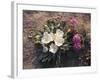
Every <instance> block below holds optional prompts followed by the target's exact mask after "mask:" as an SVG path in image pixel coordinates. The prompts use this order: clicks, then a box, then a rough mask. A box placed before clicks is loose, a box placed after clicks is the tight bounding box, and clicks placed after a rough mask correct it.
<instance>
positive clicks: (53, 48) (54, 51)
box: [49, 43, 58, 54]
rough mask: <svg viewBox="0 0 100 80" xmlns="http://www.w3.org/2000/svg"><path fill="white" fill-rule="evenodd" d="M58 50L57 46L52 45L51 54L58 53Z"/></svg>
mask: <svg viewBox="0 0 100 80" xmlns="http://www.w3.org/2000/svg"><path fill="white" fill-rule="evenodd" d="M57 50H58V47H57V46H56V45H55V44H53V43H52V44H51V45H50V49H49V51H50V52H51V53H54V54H55V53H56V52H57Z"/></svg>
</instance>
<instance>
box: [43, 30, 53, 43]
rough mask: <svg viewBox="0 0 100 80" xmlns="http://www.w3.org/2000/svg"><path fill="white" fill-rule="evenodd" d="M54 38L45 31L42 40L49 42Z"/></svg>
mask: <svg viewBox="0 0 100 80" xmlns="http://www.w3.org/2000/svg"><path fill="white" fill-rule="evenodd" d="M52 40H53V39H52V37H51V35H50V34H49V33H48V32H44V34H43V37H42V40H41V42H42V43H44V44H47V43H49V42H50V41H52Z"/></svg>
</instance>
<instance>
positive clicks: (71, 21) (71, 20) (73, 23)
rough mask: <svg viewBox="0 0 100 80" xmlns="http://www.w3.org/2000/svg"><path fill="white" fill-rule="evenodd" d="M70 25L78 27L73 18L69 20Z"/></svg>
mask: <svg viewBox="0 0 100 80" xmlns="http://www.w3.org/2000/svg"><path fill="white" fill-rule="evenodd" d="M70 25H71V26H74V27H76V26H77V25H78V21H77V19H76V18H75V17H72V18H71V19H70Z"/></svg>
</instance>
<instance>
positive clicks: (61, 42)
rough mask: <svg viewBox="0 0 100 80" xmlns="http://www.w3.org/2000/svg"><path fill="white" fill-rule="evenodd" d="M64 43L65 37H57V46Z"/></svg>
mask: <svg viewBox="0 0 100 80" xmlns="http://www.w3.org/2000/svg"><path fill="white" fill-rule="evenodd" d="M63 43H64V39H63V37H55V44H56V45H57V46H61V45H63Z"/></svg>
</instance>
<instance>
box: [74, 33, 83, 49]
mask: <svg viewBox="0 0 100 80" xmlns="http://www.w3.org/2000/svg"><path fill="white" fill-rule="evenodd" d="M72 42H73V49H74V50H75V51H79V50H80V49H81V36H80V34H78V33H77V34H75V35H74V36H73V39H72Z"/></svg>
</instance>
